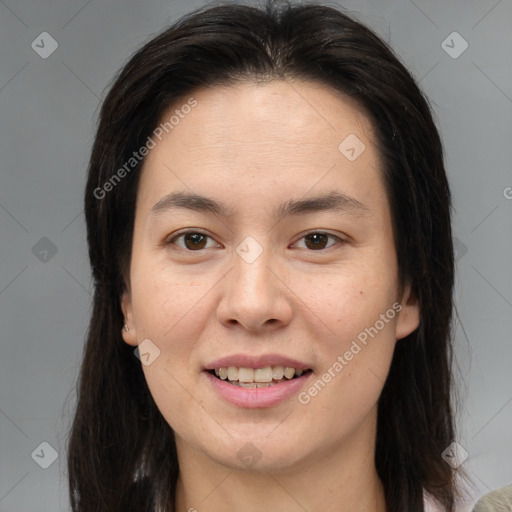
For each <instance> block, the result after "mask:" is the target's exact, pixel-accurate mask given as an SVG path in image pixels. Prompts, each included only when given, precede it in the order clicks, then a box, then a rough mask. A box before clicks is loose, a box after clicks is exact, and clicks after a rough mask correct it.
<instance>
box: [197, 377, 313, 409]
mask: <svg viewBox="0 0 512 512" xmlns="http://www.w3.org/2000/svg"><path fill="white" fill-rule="evenodd" d="M204 373H205V375H206V377H207V379H208V380H209V381H210V383H211V385H212V386H213V389H214V390H215V391H216V392H217V393H218V394H219V395H220V396H221V398H223V399H224V400H226V401H227V402H230V403H232V404H234V405H237V406H238V407H245V408H247V409H257V408H263V407H272V406H274V405H277V404H279V403H280V402H283V401H284V400H286V399H287V398H290V397H291V396H293V395H294V394H296V393H298V392H299V391H300V389H301V388H302V387H303V386H304V385H305V383H306V382H307V380H308V379H309V377H310V376H311V375H312V373H313V372H307V373H305V374H304V375H301V376H300V377H297V378H295V379H292V380H288V381H285V380H283V381H282V382H281V383H280V384H276V385H275V386H269V387H267V388H242V387H240V386H234V385H233V384H229V383H228V382H226V381H225V380H222V379H218V378H217V377H215V376H214V375H212V374H211V373H210V372H208V371H205V372H204Z"/></svg>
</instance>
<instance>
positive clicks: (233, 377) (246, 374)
mask: <svg viewBox="0 0 512 512" xmlns="http://www.w3.org/2000/svg"><path fill="white" fill-rule="evenodd" d="M303 373H304V371H303V370H296V369H295V368H290V367H288V366H286V367H284V366H265V367H264V368H244V367H237V366H228V367H226V366H223V367H222V368H216V369H215V375H217V377H220V378H221V379H223V380H225V379H228V380H230V381H240V382H272V379H274V380H281V379H282V378H283V377H286V378H287V379H293V377H294V376H295V375H297V377H300V376H301V375H302V374H303Z"/></svg>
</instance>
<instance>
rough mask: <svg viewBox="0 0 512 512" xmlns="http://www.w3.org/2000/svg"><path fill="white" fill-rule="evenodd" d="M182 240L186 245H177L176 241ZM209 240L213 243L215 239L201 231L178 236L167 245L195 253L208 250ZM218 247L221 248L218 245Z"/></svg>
mask: <svg viewBox="0 0 512 512" xmlns="http://www.w3.org/2000/svg"><path fill="white" fill-rule="evenodd" d="M180 238H183V242H184V245H180V244H177V243H175V242H176V240H179V239H180ZM208 238H210V239H211V240H212V241H213V238H211V237H209V236H208V235H206V234H204V233H201V232H200V231H184V232H181V233H180V234H178V235H175V236H173V237H172V238H170V239H169V240H168V241H167V242H166V243H167V244H168V245H170V244H173V245H177V246H178V247H181V248H182V249H185V250H188V251H191V252H193V251H200V250H202V249H207V248H208V247H206V244H207V239H208ZM216 246H217V247H220V246H219V245H218V244H217V245H216Z"/></svg>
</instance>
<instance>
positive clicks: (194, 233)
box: [165, 230, 347, 253]
mask: <svg viewBox="0 0 512 512" xmlns="http://www.w3.org/2000/svg"><path fill="white" fill-rule="evenodd" d="M191 234H193V235H203V236H206V237H207V238H210V239H211V240H213V238H212V237H211V236H209V235H207V234H206V233H203V232H202V231H197V230H188V231H182V232H181V233H178V234H177V235H174V236H173V237H172V238H170V239H168V240H167V241H166V243H165V245H176V244H175V243H174V242H175V241H176V240H178V239H179V238H181V237H183V236H185V235H191ZM310 235H327V236H328V237H330V238H332V239H336V240H337V241H338V243H340V242H341V243H347V241H346V240H344V239H342V238H340V237H339V236H336V235H333V234H331V233H327V232H325V231H309V232H307V233H305V234H304V235H302V236H301V237H300V238H299V239H298V240H297V242H298V241H299V240H302V239H304V238H306V237H307V236H310ZM297 242H295V243H297ZM334 245H336V244H332V245H330V246H327V247H325V248H323V249H316V250H314V249H311V250H310V251H309V252H322V251H326V250H328V249H330V248H331V247H333V246H334ZM177 247H179V248H180V249H183V250H184V251H187V252H190V253H192V252H201V251H204V250H206V249H208V248H203V249H198V250H196V251H194V250H191V249H187V248H186V247H181V246H179V245H178V246H177Z"/></svg>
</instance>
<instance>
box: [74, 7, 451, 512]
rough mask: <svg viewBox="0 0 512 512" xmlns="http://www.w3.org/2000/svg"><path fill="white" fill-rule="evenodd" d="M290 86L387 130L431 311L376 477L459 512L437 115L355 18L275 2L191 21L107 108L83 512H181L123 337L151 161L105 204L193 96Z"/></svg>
mask: <svg viewBox="0 0 512 512" xmlns="http://www.w3.org/2000/svg"><path fill="white" fill-rule="evenodd" d="M291 79H294V80H308V81H311V80H313V81H316V82H317V83H320V84H323V85H326V86H329V87H330V88H332V89H334V90H337V91H340V92H341V93H343V94H344V95H347V96H349V97H350V98H353V99H354V101H355V102H356V104H358V105H359V107H360V108H361V109H362V111H363V112H364V113H365V114H366V115H367V116H368V117H369V119H370V120H371V122H372V124H373V126H374V128H375V132H376V135H377V143H378V150H379V153H380V155H381V159H382V162H383V169H382V172H383V179H384V183H385V186H386V190H387V193H388V197H389V202H390V205H391V210H392V211H391V214H392V221H393V229H394V235H395V247H396V253H397V257H398V265H399V273H400V282H401V284H403V283H405V282H410V283H411V285H412V290H413V292H414V294H415V295H416V297H417V299H418V301H419V305H420V310H421V321H420V325H419V327H418V329H417V330H415V331H414V332H413V333H412V334H410V335H409V336H408V337H407V338H405V339H403V340H400V341H399V342H398V343H397V346H396V349H395V353H394V356H393V361H392V364H391V369H390V373H389V376H388V378H387V381H386V383H385V385H384V389H383V391H382V394H381V396H380V399H379V404H378V425H377V442H376V453H375V464H376V468H377V471H378V474H379V476H380V478H381V480H382V482H383V485H384V489H385V494H386V501H387V507H388V510H389V511H390V512H421V511H423V491H424V490H425V491H427V492H429V493H430V494H431V495H433V496H434V497H435V498H436V499H437V500H438V501H439V502H440V504H442V505H443V506H444V508H445V509H446V510H447V511H448V512H452V510H453V506H454V498H455V496H456V487H455V482H454V473H453V471H452V469H451V467H450V466H449V465H448V464H447V463H446V462H445V461H444V460H443V459H442V457H441V453H442V452H443V450H444V449H445V448H446V447H447V446H448V445H449V444H450V443H451V442H452V441H453V440H454V437H455V436H454V425H453V413H452V403H451V396H452V395H451V379H452V378H451V367H452V349H451V320H452V306H453V304H452V288H453V282H454V257H453V247H452V233H451V224H450V208H451V199H450V190H449V186H448V182H447V177H446V173H445V169H444V164H443V149H442V145H441V141H440V138H439V134H438V131H437V129H436V126H435V123H434V121H433V118H432V114H431V109H430V106H429V103H428V100H427V99H426V98H425V96H424V95H423V93H422V92H421V90H420V89H419V87H418V85H417V84H416V82H415V80H414V79H413V77H412V76H411V74H410V73H409V72H408V71H407V69H406V68H405V67H404V66H403V64H401V62H400V61H399V59H398V58H397V57H396V56H395V54H394V53H393V52H392V50H391V49H390V48H389V47H388V45H387V44H385V43H384V42H383V41H382V40H381V39H380V38H379V37H378V36H376V35H375V33H374V32H373V31H371V30H370V29H368V28H367V27H366V26H365V25H363V24H361V23H359V22H357V21H356V20H355V19H353V18H352V17H351V16H348V15H347V14H345V13H344V12H342V11H341V10H339V9H335V8H331V7H326V6H321V5H313V4H304V3H302V4H300V5H293V4H290V3H288V2H270V1H269V2H267V3H266V4H265V6H263V7H262V8H261V9H260V8H255V7H249V6H243V5H237V4H232V3H228V4H223V5H217V6H214V7H205V8H201V9H199V10H197V11H194V12H193V13H191V14H189V15H187V16H185V17H184V18H182V19H180V20H179V21H178V22H177V23H176V24H174V25H173V26H171V27H170V28H168V29H166V30H165V31H164V32H162V33H161V34H160V35H158V36H157V37H155V38H153V39H152V40H151V41H149V42H148V43H147V44H146V45H145V46H144V47H143V48H142V49H140V50H139V51H138V52H137V53H135V54H134V55H133V56H132V57H131V59H130V60H129V62H128V63H127V64H126V66H125V67H124V68H123V69H122V70H121V72H120V74H119V75H118V77H117V78H116V79H115V81H114V83H113V85H112V86H111V88H110V90H109V92H108V95H107V97H106V99H105V101H104V103H103V105H102V108H101V113H100V118H99V125H98V128H97V133H96V138H95V141H94V146H93V148H92V154H91V159H90V166H89V171H88V180H87V186H86V191H85V215H86V221H87V234H88V244H89V256H90V262H91V266H92V272H93V277H94V286H95V289H94V304H93V311H92V318H91V322H90V326H89V331H88V335H87V342H86V345H85V349H84V357H83V362H82V367H81V373H80V378H79V383H78V403H77V409H76V415H75V417H74V422H73V425H72V430H71V433H70V438H69V444H68V470H69V485H70V495H71V504H72V509H73V511H74V512H93V511H99V510H102V511H109V512H114V511H123V512H125V511H126V510H137V511H140V512H142V511H156V510H166V511H172V510H174V497H175V486H176V480H177V477H178V471H179V468H178V460H177V456H176V450H175V443H174V437H173V431H172V429H171V428H170V426H169V425H168V424H167V423H166V421H165V420H164V418H163V417H162V415H161V414H160V412H159V411H158V409H157V407H156V405H155V403H154V401H153V399H152V396H151V394H150V392H149V389H148V387H147V385H146V382H145V378H144V375H143V372H142V370H141V365H140V361H139V360H138V359H137V358H136V357H134V354H133V348H132V347H130V346H128V345H127V344H126V343H124V342H123V339H122V337H121V329H122V326H123V314H122V311H121V308H120V296H121V294H122V292H123V291H124V289H125V280H124V276H126V275H127V274H128V268H129V262H130V253H131V243H132V232H133V225H134V212H135V201H136V197H137V188H138V183H139V177H140V170H141V167H142V164H143V161H141V162H140V163H138V164H137V166H135V167H134V168H133V170H131V172H130V173H129V176H126V177H124V178H123V179H122V180H119V182H116V183H115V186H112V187H110V189H111V190H109V191H108V193H105V194H103V193H102V194H101V197H99V196H100V194H98V190H99V189H101V188H102V187H103V186H104V184H105V183H106V182H108V181H109V180H111V178H112V176H113V175H114V174H116V172H117V171H118V169H120V168H122V166H123V165H124V164H125V163H126V162H127V161H128V160H129V159H130V157H131V156H132V154H133V152H134V151H136V150H137V149H138V148H140V147H141V146H143V145H144V144H145V143H146V141H147V138H148V136H150V135H151V133H152V131H153V130H154V129H155V127H156V126H157V125H158V123H159V122H160V119H161V117H162V114H163V113H164V111H166V110H167V109H168V108H169V107H170V106H172V105H174V104H177V102H178V101H179V100H181V99H182V98H186V97H190V96H191V95H192V93H193V91H194V90H197V89H198V88H201V87H213V86H216V85H220V84H223V85H227V84H236V83H237V81H241V80H245V81H246V80H252V81H260V80H291Z"/></svg>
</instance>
